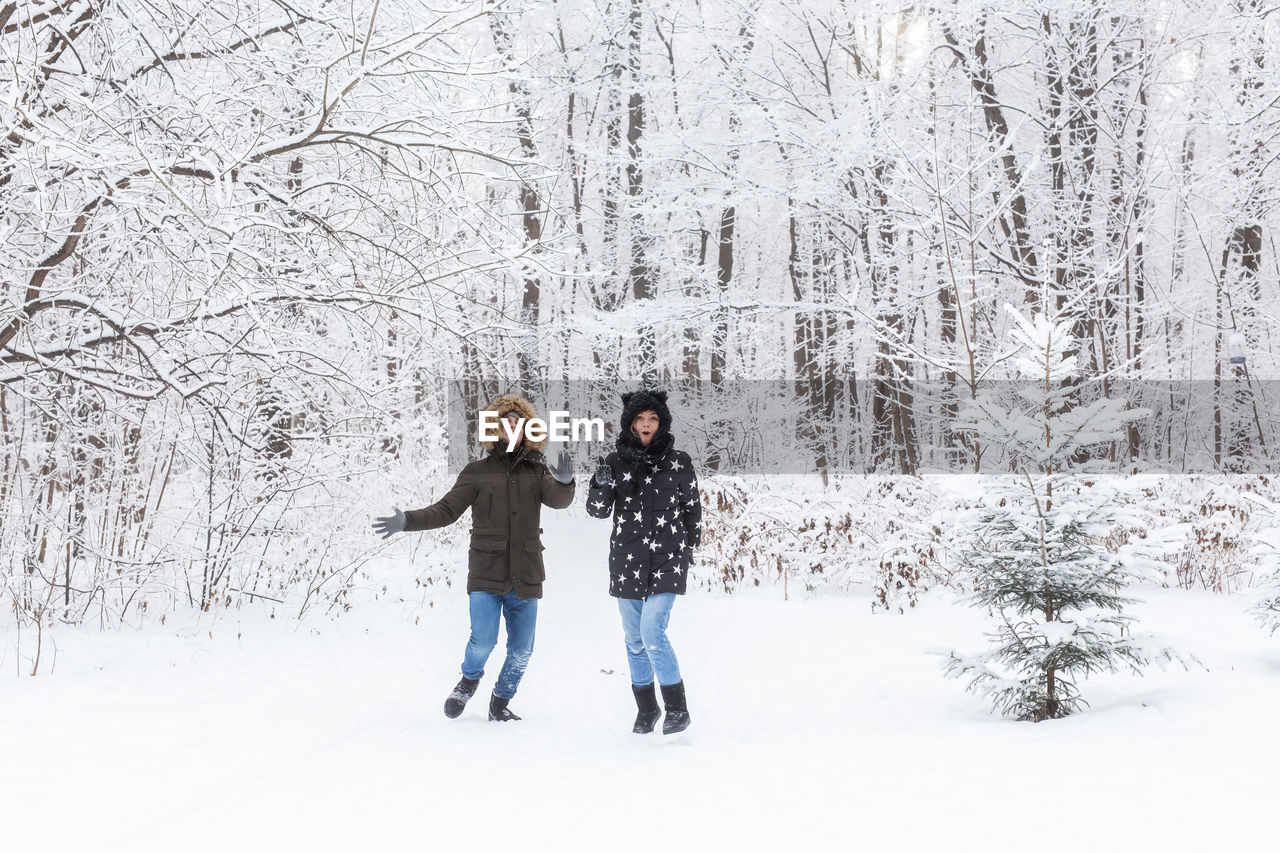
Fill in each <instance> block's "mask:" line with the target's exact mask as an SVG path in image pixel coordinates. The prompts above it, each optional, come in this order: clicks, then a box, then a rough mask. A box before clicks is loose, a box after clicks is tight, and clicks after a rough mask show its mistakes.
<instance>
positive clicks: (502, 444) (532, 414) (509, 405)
mask: <svg viewBox="0 0 1280 853" xmlns="http://www.w3.org/2000/svg"><path fill="white" fill-rule="evenodd" d="M512 409H514V410H515V411H517V412H519V413H520V417H522V418H524V419H525V421H526V422H527V421H531V420H533V419H534V418H536V417H538V410H537V409H535V408H534V407H533V403H530V402H529V401H528V400H526V399H525V398H524V397H521V396H520V395H519V394H502V395H499V396H498V397H495V398H494V399H493V401H492V402H490V403H489V405H487V406H485V407H484V411H486V412H497V413H498V416H499V417H501V416H502V415H504V414H506V413H507V412H509V411H511V410H512ZM499 436H500V437H499V439H497V440H495V441H484V440H483V439H482V440H481V441H480V446H481V447H483V448H484V449H485V452H486V453H494V452H496V451H497V450H499V449H501V450H506V447H507V439H506V433H505V432H503V431H502V430H501V429H500V430H499ZM546 446H547V440H546V439H545V438H544V439H542V440H541V441H531V440H530V439H529V435H528V433H526V434H525V437H524V441H522V442H521V443H520V447H521V448H523V449H525V450H529V451H534V450H537V451H541V450H542V449H543V448H545V447H546Z"/></svg>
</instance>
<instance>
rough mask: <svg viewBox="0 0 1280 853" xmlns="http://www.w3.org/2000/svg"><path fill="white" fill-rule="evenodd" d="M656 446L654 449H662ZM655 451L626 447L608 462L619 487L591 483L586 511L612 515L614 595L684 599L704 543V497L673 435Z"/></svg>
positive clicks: (611, 586) (611, 579)
mask: <svg viewBox="0 0 1280 853" xmlns="http://www.w3.org/2000/svg"><path fill="white" fill-rule="evenodd" d="M661 439H668V440H667V441H665V442H661V444H662V445H665V446H660V447H653V446H652V444H659V442H660V441H661ZM652 444H651V446H650V447H646V448H643V449H634V448H627V447H623V448H621V449H620V452H619V451H615V452H613V453H610V454H609V455H608V456H607V457H605V464H606V465H608V466H609V467H610V468H612V469H613V479H614V485H612V486H602V485H600V484H599V483H597V482H596V481H595V478H594V477H593V478H592V480H591V488H590V490H589V493H588V495H587V512H588V513H590V514H591V515H593V516H595V517H596V518H608V517H609V516H610V515H612V516H613V536H612V537H610V539H609V594H610V595H612V596H614V597H615V598H636V599H643V598H646V597H648V596H650V595H656V594H657V593H661V592H674V593H676V594H677V595H683V594H684V591H685V586H686V584H687V581H688V576H689V565H690V564H691V563H692V562H693V549H694V548H696V547H698V545H700V544H701V543H702V498H701V497H700V496H699V494H698V477H697V475H696V474H695V473H694V471H693V463H692V462H691V461H690V459H689V454H687V453H685V452H684V451H683V450H676V449H675V448H674V447H672V446H671V441H670V440H669V437H668V436H659V437H658V438H655V439H654V441H653V443H652Z"/></svg>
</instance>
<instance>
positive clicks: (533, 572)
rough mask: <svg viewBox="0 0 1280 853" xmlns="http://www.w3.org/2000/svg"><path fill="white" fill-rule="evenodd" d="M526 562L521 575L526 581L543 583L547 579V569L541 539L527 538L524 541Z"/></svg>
mask: <svg viewBox="0 0 1280 853" xmlns="http://www.w3.org/2000/svg"><path fill="white" fill-rule="evenodd" d="M524 550H525V564H524V567H523V571H521V573H520V576H521V577H522V578H523V579H524V582H525V583H542V582H543V581H544V580H546V579H547V569H546V566H545V565H544V564H543V562H542V552H543V551H544V550H545V549H544V548H543V545H542V541H541V540H539V539H526V540H525V543H524Z"/></svg>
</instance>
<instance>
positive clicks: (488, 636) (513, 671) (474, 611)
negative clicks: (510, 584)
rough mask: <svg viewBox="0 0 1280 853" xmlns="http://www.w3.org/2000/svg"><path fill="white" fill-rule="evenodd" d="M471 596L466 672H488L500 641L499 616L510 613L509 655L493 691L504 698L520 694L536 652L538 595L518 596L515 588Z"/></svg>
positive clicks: (471, 674) (474, 674)
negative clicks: (522, 679) (486, 665)
mask: <svg viewBox="0 0 1280 853" xmlns="http://www.w3.org/2000/svg"><path fill="white" fill-rule="evenodd" d="M468 598H469V599H470V604H471V639H470V640H468V641H467V650H466V652H465V653H464V654H463V656H462V674H463V675H465V676H466V677H467V678H474V679H476V680H479V679H480V677H481V676H483V675H484V665H485V662H486V661H488V660H489V654H490V653H491V652H492V651H493V647H494V646H496V645H497V644H498V620H499V617H501V616H502V615H504V614H505V615H506V617H507V659H506V660H505V661H504V662H503V664H502V670H501V671H500V672H499V673H498V683H497V684H495V685H494V686H493V693H494V695H495V696H497V697H498V698H500V699H510V698H511V697H512V696H515V695H516V688H517V687H519V686H520V679H521V678H523V677H524V671H525V669H526V668H528V666H529V657H530V655H532V654H533V630H534V628H535V627H536V626H537V624H538V599H536V598H517V597H516V594H515V591H514V590H512V591H511V592H508V593H507V594H506V595H498V594H496V593H492V592H473V593H471V594H470V595H469V596H468Z"/></svg>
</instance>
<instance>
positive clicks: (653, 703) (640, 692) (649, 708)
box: [631, 681, 662, 735]
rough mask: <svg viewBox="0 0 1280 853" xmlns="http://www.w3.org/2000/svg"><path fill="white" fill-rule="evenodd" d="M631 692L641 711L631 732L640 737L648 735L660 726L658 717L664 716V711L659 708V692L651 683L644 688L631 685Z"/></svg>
mask: <svg viewBox="0 0 1280 853" xmlns="http://www.w3.org/2000/svg"><path fill="white" fill-rule="evenodd" d="M631 692H632V693H634V694H635V697H636V707H637V708H638V709H640V710H639V713H637V714H636V724H635V726H633V727H632V729H631V731H633V732H635V733H636V734H638V735H647V734H649V732H651V731H653V727H654V726H656V725H657V724H658V717H660V716H662V709H661V708H659V707H658V691H657V689H656V688H655V687H654V686H653V682H652V681H650V682H649V683H648V684H646V685H645V686H644V687H636V686H635V685H634V684H633V685H631Z"/></svg>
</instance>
